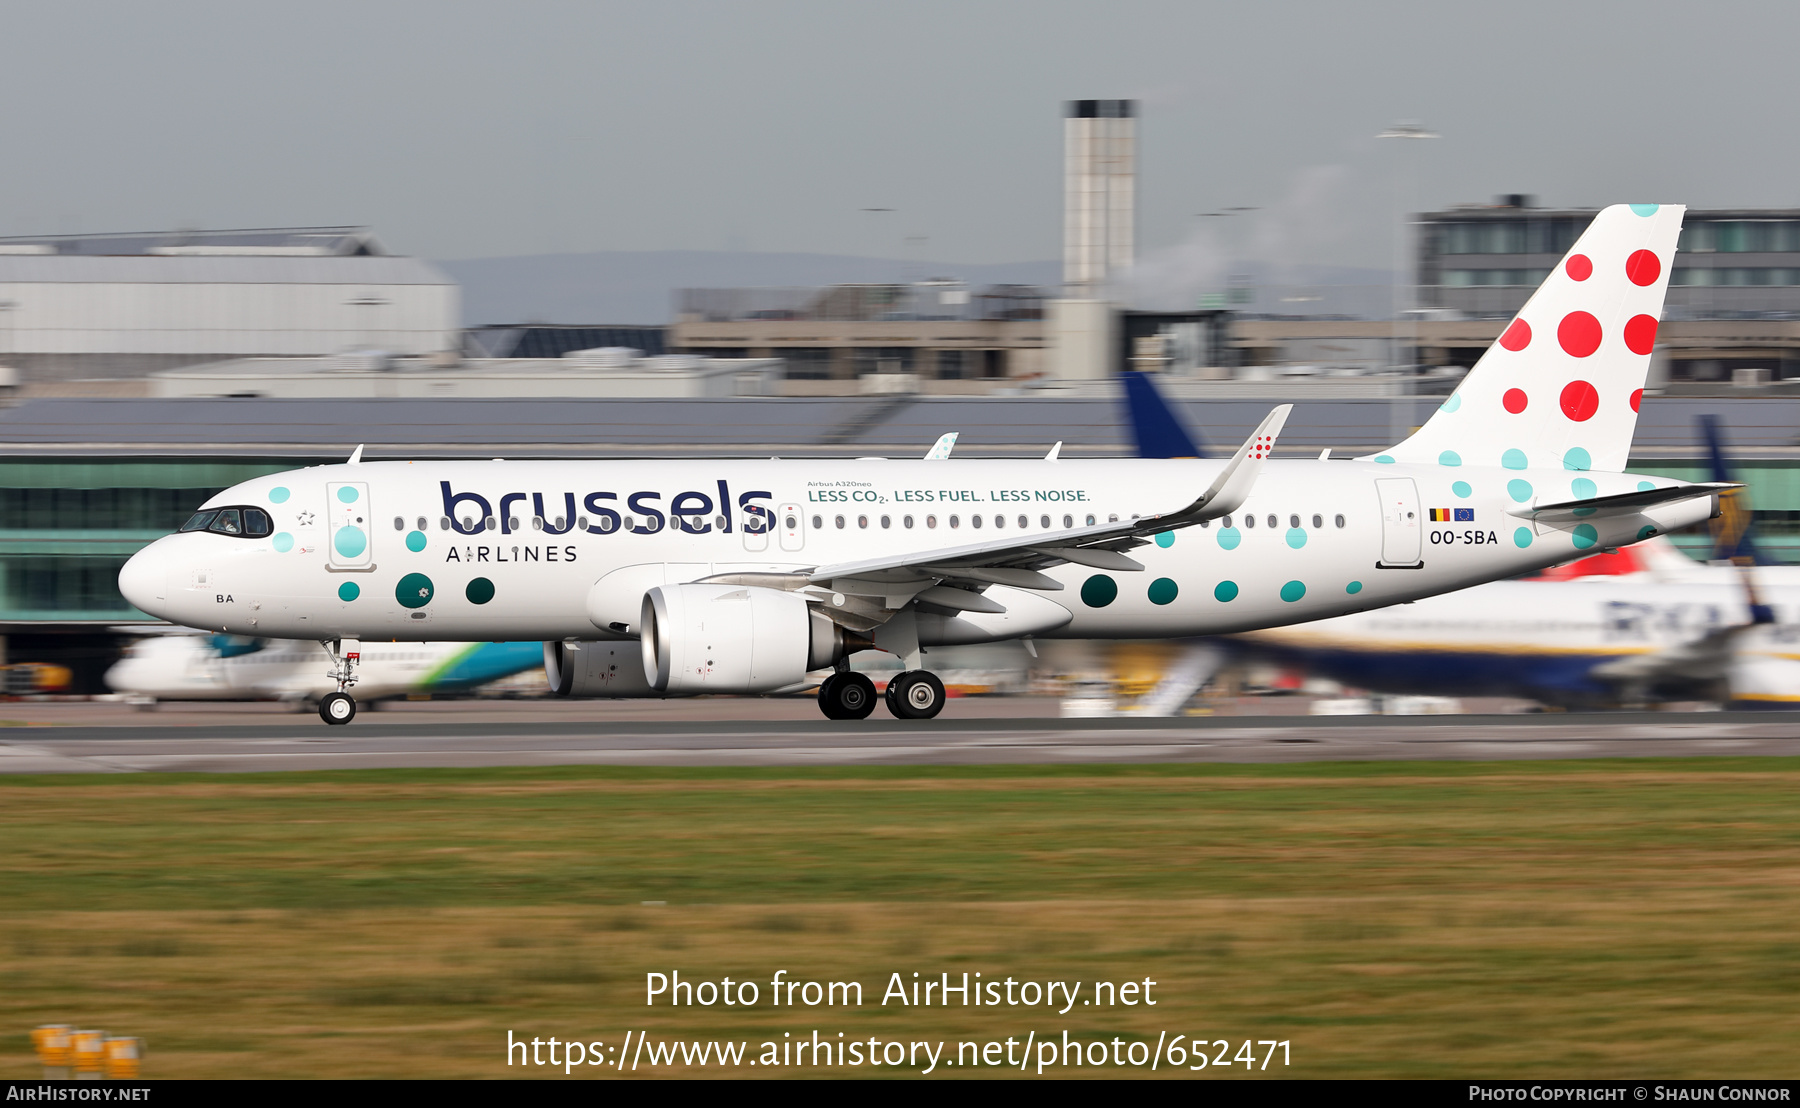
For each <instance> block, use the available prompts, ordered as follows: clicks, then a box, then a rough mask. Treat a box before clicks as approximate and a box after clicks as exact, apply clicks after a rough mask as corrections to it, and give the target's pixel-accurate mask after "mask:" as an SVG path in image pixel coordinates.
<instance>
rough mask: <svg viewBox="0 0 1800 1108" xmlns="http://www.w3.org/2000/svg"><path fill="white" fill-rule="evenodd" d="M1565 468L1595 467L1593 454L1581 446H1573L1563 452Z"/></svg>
mask: <svg viewBox="0 0 1800 1108" xmlns="http://www.w3.org/2000/svg"><path fill="white" fill-rule="evenodd" d="M1563 468H1564V469H1593V468H1594V458H1593V455H1591V454H1589V453H1588V452H1587V451H1585V450H1583V449H1582V448H1581V447H1579V446H1571V447H1569V449H1568V450H1567V451H1565V452H1564V453H1563Z"/></svg>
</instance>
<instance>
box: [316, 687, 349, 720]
mask: <svg viewBox="0 0 1800 1108" xmlns="http://www.w3.org/2000/svg"><path fill="white" fill-rule="evenodd" d="M319 718H320V719H322V720H324V721H325V722H326V723H329V724H332V725H333V726H336V727H342V726H343V725H344V724H346V723H349V722H350V721H351V720H353V719H355V718H356V700H355V699H354V698H353V697H351V695H350V694H349V693H341V692H334V693H326V694H325V697H324V699H322V700H320V701H319Z"/></svg>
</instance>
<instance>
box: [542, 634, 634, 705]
mask: <svg viewBox="0 0 1800 1108" xmlns="http://www.w3.org/2000/svg"><path fill="white" fill-rule="evenodd" d="M544 676H545V677H547V678H549V679H550V691H551V692H553V693H555V694H556V695H557V696H589V697H609V698H617V699H621V700H622V699H628V698H630V697H643V696H659V695H661V694H660V693H658V692H657V691H656V690H655V689H653V688H651V687H650V682H648V681H646V680H644V662H643V658H642V656H641V654H640V652H639V650H638V644H637V643H634V642H579V643H566V642H547V643H545V644H544Z"/></svg>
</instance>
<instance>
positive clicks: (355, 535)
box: [331, 527, 369, 558]
mask: <svg viewBox="0 0 1800 1108" xmlns="http://www.w3.org/2000/svg"><path fill="white" fill-rule="evenodd" d="M331 545H332V546H334V547H336V548H337V552H338V553H339V554H341V555H343V556H344V557H346V558H354V557H357V556H358V555H360V554H361V553H362V552H363V551H365V550H367V549H368V548H369V539H368V536H366V535H364V534H363V533H362V528H360V527H340V528H338V533H337V534H336V535H334V536H333V537H332V539H331Z"/></svg>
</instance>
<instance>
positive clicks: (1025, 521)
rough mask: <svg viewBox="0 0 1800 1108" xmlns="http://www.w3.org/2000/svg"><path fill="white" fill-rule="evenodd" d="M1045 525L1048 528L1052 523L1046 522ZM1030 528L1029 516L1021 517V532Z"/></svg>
mask: <svg viewBox="0 0 1800 1108" xmlns="http://www.w3.org/2000/svg"><path fill="white" fill-rule="evenodd" d="M1044 525H1045V526H1046V527H1048V526H1049V525H1050V521H1049V520H1045V521H1044ZM1030 526H1031V519H1030V517H1029V516H1020V517H1019V530H1021V531H1023V530H1024V529H1025V528H1027V527H1030Z"/></svg>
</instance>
